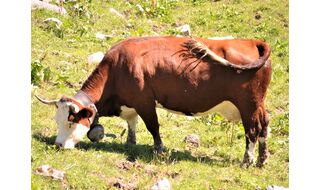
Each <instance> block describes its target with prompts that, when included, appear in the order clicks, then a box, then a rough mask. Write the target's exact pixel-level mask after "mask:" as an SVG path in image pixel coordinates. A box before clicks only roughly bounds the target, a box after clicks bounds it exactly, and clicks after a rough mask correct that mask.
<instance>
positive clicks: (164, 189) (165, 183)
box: [151, 177, 171, 190]
mask: <svg viewBox="0 0 320 190" xmlns="http://www.w3.org/2000/svg"><path fill="white" fill-rule="evenodd" d="M170 189H171V188H170V183H169V180H168V179H167V178H165V177H163V178H162V179H161V180H159V181H157V183H156V184H154V185H153V186H152V187H151V190H170Z"/></svg>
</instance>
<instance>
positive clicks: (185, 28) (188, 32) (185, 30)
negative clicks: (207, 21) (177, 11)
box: [177, 24, 191, 36]
mask: <svg viewBox="0 0 320 190" xmlns="http://www.w3.org/2000/svg"><path fill="white" fill-rule="evenodd" d="M177 29H178V30H179V32H180V33H181V34H182V35H184V36H191V29H190V26H189V25H188V24H184V25H182V26H179V27H178V28H177Z"/></svg>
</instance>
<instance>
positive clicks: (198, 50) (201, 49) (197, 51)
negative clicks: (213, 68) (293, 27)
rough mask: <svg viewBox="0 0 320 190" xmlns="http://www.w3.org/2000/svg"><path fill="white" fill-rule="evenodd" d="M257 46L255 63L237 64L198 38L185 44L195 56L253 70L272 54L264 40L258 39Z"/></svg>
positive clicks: (241, 68)
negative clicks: (212, 49)
mask: <svg viewBox="0 0 320 190" xmlns="http://www.w3.org/2000/svg"><path fill="white" fill-rule="evenodd" d="M255 42H256V47H257V49H258V51H259V56H260V57H259V59H258V60H256V61H254V62H253V63H250V64H246V65H237V64H234V63H231V62H229V61H228V60H226V59H224V58H223V57H220V56H219V55H217V54H216V53H214V52H213V51H211V50H210V49H209V48H208V47H207V46H206V45H204V44H203V43H201V42H199V41H196V40H189V41H187V42H186V43H185V44H184V47H186V48H187V49H189V50H190V51H191V53H193V54H194V55H195V56H197V57H199V58H200V59H203V58H205V57H207V58H209V59H212V60H214V61H215V62H218V63H219V64H221V65H224V66H227V67H230V68H233V69H236V70H238V71H239V70H240V71H241V70H252V69H259V68H261V67H262V66H263V65H264V64H265V63H266V61H267V60H268V58H269V56H270V47H269V45H268V44H267V43H265V42H262V41H260V40H256V41H255Z"/></svg>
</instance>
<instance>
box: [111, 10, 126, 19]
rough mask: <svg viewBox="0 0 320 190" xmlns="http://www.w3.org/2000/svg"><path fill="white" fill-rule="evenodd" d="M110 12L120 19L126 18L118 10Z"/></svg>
mask: <svg viewBox="0 0 320 190" xmlns="http://www.w3.org/2000/svg"><path fill="white" fill-rule="evenodd" d="M109 11H110V12H111V13H113V14H115V15H117V16H118V17H121V18H124V15H123V14H121V13H119V12H118V11H117V10H116V9H114V8H110V9H109Z"/></svg>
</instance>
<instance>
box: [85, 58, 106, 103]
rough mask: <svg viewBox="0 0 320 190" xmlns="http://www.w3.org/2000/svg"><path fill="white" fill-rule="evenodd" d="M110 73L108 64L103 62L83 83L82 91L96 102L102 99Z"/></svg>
mask: <svg viewBox="0 0 320 190" xmlns="http://www.w3.org/2000/svg"><path fill="white" fill-rule="evenodd" d="M108 74H109V66H108V64H107V63H105V62H101V63H100V64H99V65H98V66H97V68H96V69H95V70H94V71H93V72H92V73H91V75H90V76H89V78H88V79H87V80H86V81H85V82H84V84H83V85H82V88H81V90H80V91H82V92H84V93H85V94H86V95H87V96H88V98H89V99H90V100H91V101H92V102H93V103H94V104H96V103H97V102H98V101H99V100H100V98H101V96H102V94H103V90H104V87H105V84H106V81H107V79H108Z"/></svg>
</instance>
